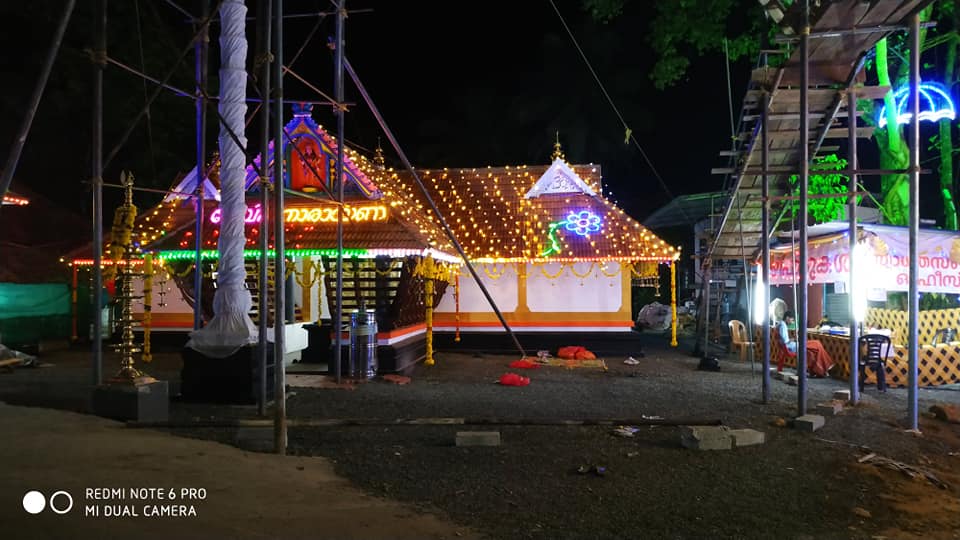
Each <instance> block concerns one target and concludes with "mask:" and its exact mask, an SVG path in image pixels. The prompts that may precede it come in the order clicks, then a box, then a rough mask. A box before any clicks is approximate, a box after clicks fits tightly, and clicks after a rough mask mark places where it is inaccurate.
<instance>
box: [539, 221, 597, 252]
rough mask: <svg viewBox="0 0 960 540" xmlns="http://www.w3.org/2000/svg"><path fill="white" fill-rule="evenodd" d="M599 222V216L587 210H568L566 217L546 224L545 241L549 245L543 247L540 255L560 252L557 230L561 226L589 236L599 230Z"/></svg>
mask: <svg viewBox="0 0 960 540" xmlns="http://www.w3.org/2000/svg"><path fill="white" fill-rule="evenodd" d="M600 222H601V219H600V216H598V215H596V214H594V213H593V212H591V211H589V210H581V211H580V212H570V213H569V214H567V219H564V220H561V221H554V222H553V223H550V224H549V225H547V241H548V242H550V245H549V246H548V247H546V248H544V250H543V252H542V253H540V256H541V257H547V256H549V255H552V254H554V253H560V240H559V239H558V238H557V230H559V229H560V228H561V227H562V228H564V229H566V230H568V231H572V232H575V233H577V234H578V235H580V236H584V237H587V236H590V233H595V232H597V231H599V230H600Z"/></svg>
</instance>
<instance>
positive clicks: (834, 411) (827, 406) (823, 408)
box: [817, 401, 843, 416]
mask: <svg viewBox="0 0 960 540" xmlns="http://www.w3.org/2000/svg"><path fill="white" fill-rule="evenodd" d="M842 410H843V402H841V401H828V402H826V403H818V404H817V414H819V415H821V416H836V415H838V414H840V411H842Z"/></svg>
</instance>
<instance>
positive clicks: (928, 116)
mask: <svg viewBox="0 0 960 540" xmlns="http://www.w3.org/2000/svg"><path fill="white" fill-rule="evenodd" d="M909 97H910V87H909V86H903V87H901V88H900V89H899V90H897V91H896V92H895V93H894V94H893V99H894V101H895V102H896V104H897V124H898V125H903V124H909V123H910V118H911V117H912V116H913V114H912V113H911V112H910V100H909V99H908V98H909ZM956 117H957V110H956V108H955V107H954V105H953V99H951V98H950V93H949V92H948V91H947V90H946V89H945V88H944V87H943V86H941V85H940V84H937V83H929V82H925V83H920V120H921V121H922V120H929V121H931V122H936V121H938V120H943V119H944V118H949V119H950V120H953V119H955V118H956ZM877 125H879V126H880V127H883V126H885V125H887V107H886V105H884V106H883V107H882V108H881V109H880V118H879V119H878V120H877Z"/></svg>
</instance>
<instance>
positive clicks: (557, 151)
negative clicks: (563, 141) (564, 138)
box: [550, 131, 566, 161]
mask: <svg viewBox="0 0 960 540" xmlns="http://www.w3.org/2000/svg"><path fill="white" fill-rule="evenodd" d="M558 158H559V159H563V160H566V157H565V156H564V155H563V150H562V149H561V148H560V132H559V131H557V142H555V143H553V154H551V155H550V160H551V161H556V160H557V159H558Z"/></svg>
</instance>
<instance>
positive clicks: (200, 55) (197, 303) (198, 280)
mask: <svg viewBox="0 0 960 540" xmlns="http://www.w3.org/2000/svg"><path fill="white" fill-rule="evenodd" d="M209 15H210V2H209V0H201V1H200V17H201V19H206V18H207V17H208V16H209ZM209 29H210V27H209V26H204V27H203V31H202V32H201V36H200V38H199V39H198V40H197V41H196V43H195V44H194V56H195V57H196V62H195V64H196V67H195V70H196V84H197V98H196V130H197V186H196V188H195V190H196V199H195V201H194V202H195V203H196V222H195V226H194V232H193V236H194V243H195V249H196V253H194V256H193V329H194V330H197V329H199V328H200V327H202V326H203V258H202V257H201V253H202V252H203V210H204V208H203V199H204V195H203V189H204V186H203V183H204V182H205V181H206V178H207V157H206V156H207V103H206V97H205V96H206V93H207V51H208V50H209V46H210V45H209V44H210V32H209Z"/></svg>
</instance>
